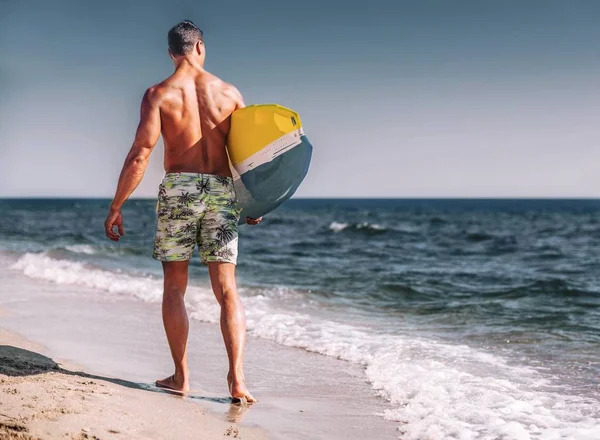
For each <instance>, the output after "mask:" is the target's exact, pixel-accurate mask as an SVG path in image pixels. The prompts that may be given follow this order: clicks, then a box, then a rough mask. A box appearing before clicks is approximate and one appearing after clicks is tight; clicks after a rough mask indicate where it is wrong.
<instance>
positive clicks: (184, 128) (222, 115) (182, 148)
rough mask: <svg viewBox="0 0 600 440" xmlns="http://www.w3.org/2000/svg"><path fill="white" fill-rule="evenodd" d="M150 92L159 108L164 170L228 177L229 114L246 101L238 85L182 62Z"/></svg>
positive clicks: (151, 97) (229, 173)
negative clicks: (226, 145) (227, 142)
mask: <svg viewBox="0 0 600 440" xmlns="http://www.w3.org/2000/svg"><path fill="white" fill-rule="evenodd" d="M149 93H150V96H149V98H150V99H151V100H152V101H154V103H155V104H156V105H157V106H158V108H159V109H160V119H161V127H162V136H163V140H164V145H165V161H164V166H165V171H166V172H167V173H175V172H192V173H204V174H216V175H221V176H231V170H230V168H229V161H228V156H227V151H226V148H225V144H226V141H227V134H228V133H229V124H230V116H231V113H233V112H234V111H235V110H236V109H238V108H240V107H243V106H244V104H243V100H242V98H241V95H240V94H239V92H238V91H237V89H236V88H235V87H233V86H232V85H230V84H227V83H225V82H224V81H221V80H220V79H219V78H217V77H216V76H214V75H212V74H210V73H208V72H206V71H205V70H203V69H202V68H198V67H196V66H193V65H192V64H191V63H183V64H182V65H181V66H179V67H178V68H177V70H176V71H175V73H174V74H173V75H171V76H170V77H169V78H167V79H166V80H165V81H163V82H162V83H160V84H158V85H157V86H155V87H152V88H151V89H150V90H149Z"/></svg>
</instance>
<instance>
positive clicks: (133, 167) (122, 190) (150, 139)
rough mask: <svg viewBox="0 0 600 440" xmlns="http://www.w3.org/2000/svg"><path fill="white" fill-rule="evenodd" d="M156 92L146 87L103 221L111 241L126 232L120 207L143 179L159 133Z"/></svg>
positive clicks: (158, 111)
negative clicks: (129, 143) (137, 123)
mask: <svg viewBox="0 0 600 440" xmlns="http://www.w3.org/2000/svg"><path fill="white" fill-rule="evenodd" d="M155 94H156V92H155V91H154V89H153V88H150V89H148V90H146V93H145V94H144V98H143V99H142V108H141V111H140V123H139V125H138V128H137V132H136V134H135V139H134V141H133V145H132V146H131V149H130V150H129V154H128V155H127V158H126V159H125V163H124V164H123V169H122V170H121V175H120V176H119V183H118V184H117V191H116V193H115V197H114V199H113V201H112V204H111V205H110V210H109V211H108V216H107V217H106V221H105V222H104V229H105V231H106V236H107V237H108V238H110V239H111V240H113V241H119V238H120V237H122V236H123V235H125V231H124V230H123V216H122V215H121V208H122V207H123V204H124V203H125V201H126V200H127V199H128V198H129V196H130V195H131V193H133V191H134V190H135V189H136V188H137V186H138V185H139V184H140V182H141V181H142V177H144V173H145V172H146V167H147V166H148V160H149V158H150V153H152V150H153V149H154V146H155V145H156V143H157V142H158V138H159V137H160V130H161V125H160V110H159V107H158V104H157V102H156V96H155ZM115 226H116V227H117V229H118V234H117V233H115V232H114V231H113V229H114V227H115Z"/></svg>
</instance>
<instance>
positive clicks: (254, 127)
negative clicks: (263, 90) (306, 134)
mask: <svg viewBox="0 0 600 440" xmlns="http://www.w3.org/2000/svg"><path fill="white" fill-rule="evenodd" d="M300 128H302V123H301V121H300V116H299V115H298V113H296V112H295V111H293V110H290V109H289V108H286V107H283V106H281V105H277V104H258V105H249V106H248V107H244V108H241V109H239V110H236V111H235V112H233V114H232V115H231V128H230V130H229V136H228V138H227V150H228V152H229V158H230V160H231V163H232V165H233V166H234V167H235V166H236V165H238V164H240V163H241V162H244V161H245V160H246V159H248V158H249V157H251V156H252V155H254V154H256V153H258V152H259V151H260V150H262V149H263V148H265V146H267V145H269V144H271V143H273V142H275V141H276V140H277V139H279V138H281V137H282V136H284V135H286V134H289V133H292V132H294V131H296V130H298V129H300Z"/></svg>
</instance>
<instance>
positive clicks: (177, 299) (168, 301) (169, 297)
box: [156, 261, 189, 391]
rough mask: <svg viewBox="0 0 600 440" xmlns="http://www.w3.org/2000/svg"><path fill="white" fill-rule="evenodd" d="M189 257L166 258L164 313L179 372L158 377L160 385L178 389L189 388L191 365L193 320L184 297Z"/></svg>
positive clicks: (174, 360) (170, 346) (164, 266)
mask: <svg viewBox="0 0 600 440" xmlns="http://www.w3.org/2000/svg"><path fill="white" fill-rule="evenodd" d="M188 264H189V261H171V262H163V272H164V276H165V285H164V293H163V302H162V317H163V323H164V325H165V331H166V333H167V340H168V341H169V348H170V349H171V356H173V362H174V363H175V374H173V375H172V376H169V377H167V378H166V379H162V380H157V381H156V385H157V386H159V387H163V388H169V389H172V390H177V391H187V390H188V389H189V371H188V365H187V340H188V332H189V322H188V316H187V311H186V309H185V302H184V300H183V298H184V295H185V290H186V287H187V282H188Z"/></svg>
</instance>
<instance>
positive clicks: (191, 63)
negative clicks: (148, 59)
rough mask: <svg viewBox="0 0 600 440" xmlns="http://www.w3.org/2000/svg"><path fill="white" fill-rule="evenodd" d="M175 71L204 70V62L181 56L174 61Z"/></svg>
mask: <svg viewBox="0 0 600 440" xmlns="http://www.w3.org/2000/svg"><path fill="white" fill-rule="evenodd" d="M174 63H175V70H188V69H194V70H204V61H202V62H200V61H198V58H196V57H192V56H181V57H177V58H176V59H175V60H174Z"/></svg>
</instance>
